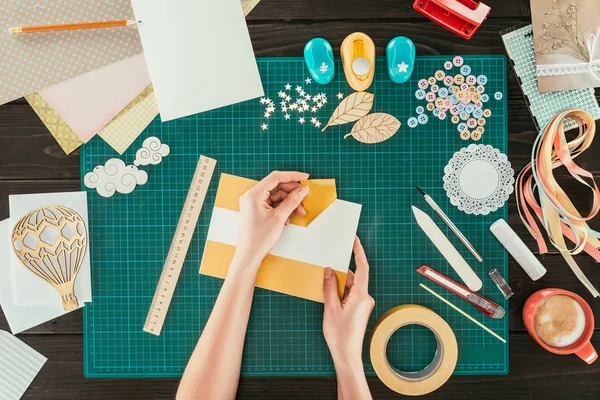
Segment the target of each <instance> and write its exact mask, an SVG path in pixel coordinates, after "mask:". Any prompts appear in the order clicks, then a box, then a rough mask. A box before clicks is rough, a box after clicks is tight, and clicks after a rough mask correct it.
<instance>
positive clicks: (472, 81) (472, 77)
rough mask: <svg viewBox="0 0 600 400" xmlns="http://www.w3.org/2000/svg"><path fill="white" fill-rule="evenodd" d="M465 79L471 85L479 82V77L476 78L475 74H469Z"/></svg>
mask: <svg viewBox="0 0 600 400" xmlns="http://www.w3.org/2000/svg"><path fill="white" fill-rule="evenodd" d="M465 81H466V82H467V83H468V84H469V85H474V84H476V83H477V78H475V75H469V76H467V79H465Z"/></svg>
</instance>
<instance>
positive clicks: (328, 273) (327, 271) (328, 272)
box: [325, 267, 331, 279]
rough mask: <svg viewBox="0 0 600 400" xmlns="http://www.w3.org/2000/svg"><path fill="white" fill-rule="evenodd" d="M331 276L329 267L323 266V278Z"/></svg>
mask: <svg viewBox="0 0 600 400" xmlns="http://www.w3.org/2000/svg"><path fill="white" fill-rule="evenodd" d="M329 278H331V268H329V267H327V268H325V279H329Z"/></svg>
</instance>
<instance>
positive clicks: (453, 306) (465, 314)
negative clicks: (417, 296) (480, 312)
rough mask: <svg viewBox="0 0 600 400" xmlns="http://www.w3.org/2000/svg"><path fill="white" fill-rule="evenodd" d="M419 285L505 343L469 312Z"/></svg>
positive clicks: (504, 341) (503, 341)
mask: <svg viewBox="0 0 600 400" xmlns="http://www.w3.org/2000/svg"><path fill="white" fill-rule="evenodd" d="M419 285H421V287H422V288H423V289H425V290H427V291H428V292H429V293H431V294H432V295H434V296H435V297H437V298H438V299H440V300H441V301H443V302H444V303H446V304H448V305H449V306H450V307H452V308H454V309H455V310H456V311H458V312H459V313H461V314H462V315H464V316H465V317H467V318H468V319H470V320H471V321H473V322H474V323H476V324H477V325H479V327H480V328H482V329H483V330H485V331H487V332H488V333H489V334H490V335H492V336H494V337H495V338H496V339H498V340H499V341H501V342H502V343H506V340H504V339H503V338H502V337H501V336H500V335H498V334H497V333H496V332H494V331H493V330H491V329H490V328H488V327H487V326H485V325H484V324H482V323H481V322H479V321H477V320H476V319H475V318H473V317H471V316H470V315H469V314H467V313H466V312H464V311H463V310H461V309H460V308H458V307H456V306H455V305H454V304H452V303H450V302H449V301H448V300H446V299H445V298H443V297H442V296H440V295H439V294H437V293H436V292H434V291H433V290H431V289H429V288H428V287H427V286H425V285H423V284H422V283H419Z"/></svg>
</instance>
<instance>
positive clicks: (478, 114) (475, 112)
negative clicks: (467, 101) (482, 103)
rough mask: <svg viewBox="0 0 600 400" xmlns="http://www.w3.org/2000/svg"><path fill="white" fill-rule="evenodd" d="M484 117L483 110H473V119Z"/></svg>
mask: <svg viewBox="0 0 600 400" xmlns="http://www.w3.org/2000/svg"><path fill="white" fill-rule="evenodd" d="M482 115H483V111H482V110H481V108H476V109H474V110H473V117H475V118H481V116H482Z"/></svg>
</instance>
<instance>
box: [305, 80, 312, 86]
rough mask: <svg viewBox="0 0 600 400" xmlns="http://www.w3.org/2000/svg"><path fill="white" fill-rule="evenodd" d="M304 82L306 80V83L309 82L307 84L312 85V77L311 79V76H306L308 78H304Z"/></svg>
mask: <svg viewBox="0 0 600 400" xmlns="http://www.w3.org/2000/svg"><path fill="white" fill-rule="evenodd" d="M304 82H306V84H307V85H310V83H311V82H312V79H310V78H306V79H305V80H304Z"/></svg>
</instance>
